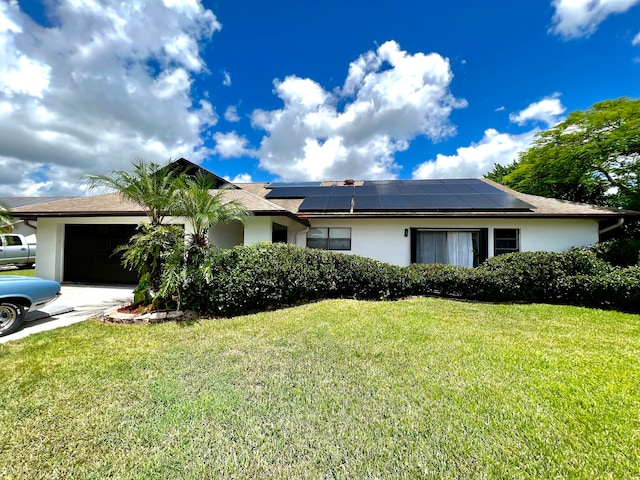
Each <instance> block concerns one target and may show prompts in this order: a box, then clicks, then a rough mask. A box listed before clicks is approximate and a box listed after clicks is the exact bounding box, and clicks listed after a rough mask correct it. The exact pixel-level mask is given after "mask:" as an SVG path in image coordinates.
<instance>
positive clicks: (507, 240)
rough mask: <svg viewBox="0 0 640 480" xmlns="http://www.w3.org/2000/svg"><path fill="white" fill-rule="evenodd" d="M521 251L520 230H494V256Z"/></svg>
mask: <svg viewBox="0 0 640 480" xmlns="http://www.w3.org/2000/svg"><path fill="white" fill-rule="evenodd" d="M519 251H520V230H519V229H518V228H496V229H494V230H493V254H494V255H502V254H503V253H512V252H519Z"/></svg>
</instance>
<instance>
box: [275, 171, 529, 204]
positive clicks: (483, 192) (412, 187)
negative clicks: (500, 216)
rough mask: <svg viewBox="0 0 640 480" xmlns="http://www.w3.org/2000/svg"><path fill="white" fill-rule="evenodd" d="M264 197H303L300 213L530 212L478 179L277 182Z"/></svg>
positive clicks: (519, 201)
mask: <svg viewBox="0 0 640 480" xmlns="http://www.w3.org/2000/svg"><path fill="white" fill-rule="evenodd" d="M267 188H270V189H271V191H270V192H269V193H268V194H267V195H266V198H268V199H270V198H303V199H304V201H303V202H302V204H301V205H300V211H328V212H332V211H334V212H342V211H350V210H351V206H352V203H353V209H354V211H407V210H415V211H429V210H434V211H447V210H471V211H474V210H492V211H493V210H530V209H532V208H533V207H532V206H531V205H529V204H528V203H526V202H523V201H521V200H518V199H517V198H515V197H513V196H512V195H509V194H508V193H506V192H504V191H502V190H500V189H499V188H496V187H494V186H492V185H489V184H487V183H484V182H483V181H482V180H479V179H469V178H466V179H447V180H433V179H425V180H386V181H385V180H373V181H366V182H364V184H363V185H361V186H343V185H327V186H322V185H321V184H320V182H297V183H280V182H274V183H272V184H270V185H269V186H268V187H267Z"/></svg>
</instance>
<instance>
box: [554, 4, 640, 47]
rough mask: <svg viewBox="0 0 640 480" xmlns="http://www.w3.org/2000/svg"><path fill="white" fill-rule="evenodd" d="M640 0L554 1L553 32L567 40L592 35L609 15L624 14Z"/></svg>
mask: <svg viewBox="0 0 640 480" xmlns="http://www.w3.org/2000/svg"><path fill="white" fill-rule="evenodd" d="M638 3H640V0H553V3H552V5H553V6H554V7H555V13H554V15H553V20H552V21H553V27H552V28H551V31H552V32H553V33H556V34H558V35H561V36H563V37H565V38H577V37H585V36H588V35H591V34H592V33H593V32H595V31H596V29H597V28H598V25H599V24H600V23H602V22H603V21H604V20H605V19H606V18H607V17H608V16H609V15H612V14H616V13H624V12H626V11H627V10H629V9H630V8H631V7H633V6H634V5H637V4H638Z"/></svg>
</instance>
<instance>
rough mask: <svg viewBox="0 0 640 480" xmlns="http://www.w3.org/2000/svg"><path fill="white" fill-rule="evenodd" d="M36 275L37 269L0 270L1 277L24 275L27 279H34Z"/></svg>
mask: <svg viewBox="0 0 640 480" xmlns="http://www.w3.org/2000/svg"><path fill="white" fill-rule="evenodd" d="M35 274H36V269H35V268H7V269H2V270H0V275H22V276H25V277H33V276H34V275H35Z"/></svg>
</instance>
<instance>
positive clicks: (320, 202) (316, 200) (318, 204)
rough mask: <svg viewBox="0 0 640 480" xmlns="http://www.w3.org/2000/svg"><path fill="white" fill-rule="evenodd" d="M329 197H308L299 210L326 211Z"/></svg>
mask: <svg viewBox="0 0 640 480" xmlns="http://www.w3.org/2000/svg"><path fill="white" fill-rule="evenodd" d="M327 200H329V197H307V198H305V199H304V202H302V204H301V205H300V208H298V210H299V211H301V212H304V211H307V212H308V211H325V210H326V207H327Z"/></svg>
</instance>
